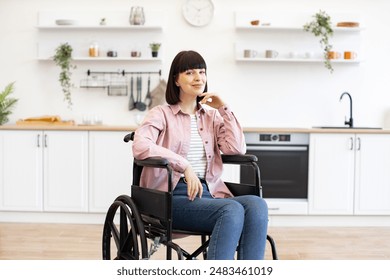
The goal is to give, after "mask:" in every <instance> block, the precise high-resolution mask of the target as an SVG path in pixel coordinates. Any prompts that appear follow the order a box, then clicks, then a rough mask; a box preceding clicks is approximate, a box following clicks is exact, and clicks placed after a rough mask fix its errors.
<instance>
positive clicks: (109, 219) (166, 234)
mask: <svg viewBox="0 0 390 280" xmlns="http://www.w3.org/2000/svg"><path fill="white" fill-rule="evenodd" d="M133 138H134V132H132V133H130V134H127V135H126V136H125V137H124V141H125V142H129V141H131V140H133ZM222 160H223V163H224V164H235V165H247V166H251V167H252V168H253V170H254V176H255V178H254V179H255V180H254V181H255V184H254V185H248V184H237V183H232V182H225V184H226V186H227V187H228V188H229V190H230V191H231V192H232V194H233V195H234V196H238V195H245V194H253V195H257V196H261V195H262V188H261V184H260V170H259V167H258V165H257V164H256V162H257V157H256V156H254V155H222ZM143 167H153V168H162V169H165V170H166V172H167V174H168V191H167V192H162V191H158V190H153V189H148V188H144V187H141V186H140V178H141V173H142V169H143ZM172 192H173V186H172V169H171V167H170V165H169V161H168V160H167V159H165V158H161V157H152V158H148V159H145V160H137V159H134V163H133V182H132V185H131V196H128V195H120V196H118V197H117V198H116V199H115V200H114V202H113V203H112V204H111V205H110V207H109V209H108V211H107V214H106V218H105V222H104V226H103V238H102V255H103V259H104V260H110V259H116V260H141V259H149V258H150V257H151V255H152V254H153V253H154V252H156V251H157V249H158V248H159V247H160V245H164V246H165V247H166V259H167V260H171V259H172V257H173V256H172V252H173V251H174V252H175V254H176V255H177V259H178V260H184V259H186V260H194V259H197V258H198V257H199V256H200V255H202V257H203V259H206V258H207V248H208V245H209V237H210V235H211V232H193V231H183V230H176V229H172ZM191 235H196V236H199V237H200V245H199V247H198V248H197V249H196V250H195V251H193V252H192V253H190V252H188V251H186V250H185V249H184V248H181V247H180V246H179V245H177V244H176V243H175V242H173V239H174V237H175V236H181V237H183V236H191ZM148 240H149V241H150V242H149V243H150V248H149V246H148ZM267 241H268V242H269V244H270V247H271V253H272V259H274V260H277V259H278V256H277V251H276V245H275V242H274V240H273V238H272V237H271V236H269V235H267Z"/></svg>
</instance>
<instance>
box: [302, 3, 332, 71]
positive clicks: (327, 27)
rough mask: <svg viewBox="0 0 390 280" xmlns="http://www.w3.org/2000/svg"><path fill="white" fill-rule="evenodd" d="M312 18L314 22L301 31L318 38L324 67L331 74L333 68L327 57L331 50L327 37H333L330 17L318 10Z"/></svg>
mask: <svg viewBox="0 0 390 280" xmlns="http://www.w3.org/2000/svg"><path fill="white" fill-rule="evenodd" d="M313 17H314V20H313V21H311V22H309V23H306V24H305V25H304V26H303V29H304V30H305V31H308V32H311V33H313V34H314V36H316V37H320V45H321V47H322V48H323V50H324V63H325V67H326V68H328V69H329V70H330V72H331V73H332V72H333V67H332V64H331V62H330V59H329V57H328V52H329V51H330V50H331V49H332V45H331V44H330V43H329V37H331V36H333V29H332V23H331V19H330V16H329V15H328V14H327V13H326V12H324V11H321V10H320V11H319V12H318V13H316V14H315V15H314V16H313Z"/></svg>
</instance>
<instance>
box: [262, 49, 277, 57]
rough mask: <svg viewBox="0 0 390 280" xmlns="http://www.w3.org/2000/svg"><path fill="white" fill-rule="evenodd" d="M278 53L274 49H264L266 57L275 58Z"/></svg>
mask: <svg viewBox="0 0 390 280" xmlns="http://www.w3.org/2000/svg"><path fill="white" fill-rule="evenodd" d="M278 55H279V53H278V52H277V51H274V50H266V51H265V57H266V58H275V57H278Z"/></svg>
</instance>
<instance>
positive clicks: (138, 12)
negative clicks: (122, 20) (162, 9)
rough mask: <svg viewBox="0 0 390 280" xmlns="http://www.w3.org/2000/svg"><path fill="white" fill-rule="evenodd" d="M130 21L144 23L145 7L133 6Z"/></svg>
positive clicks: (138, 23) (137, 23) (131, 22)
mask: <svg viewBox="0 0 390 280" xmlns="http://www.w3.org/2000/svg"><path fill="white" fill-rule="evenodd" d="M129 22H130V24H131V25H144V24H145V14H144V8H143V7H131V10H130V19H129Z"/></svg>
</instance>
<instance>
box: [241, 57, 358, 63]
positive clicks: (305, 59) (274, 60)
mask: <svg viewBox="0 0 390 280" xmlns="http://www.w3.org/2000/svg"><path fill="white" fill-rule="evenodd" d="M236 61H238V62H267V63H268V62H269V63H276V62H299V63H301V62H302V63H313V62H314V63H318V62H322V63H323V62H324V60H323V59H307V58H257V57H256V58H243V57H237V58H236ZM331 62H332V63H340V64H343V63H345V64H359V63H360V62H361V60H358V59H350V60H346V59H334V60H331Z"/></svg>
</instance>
